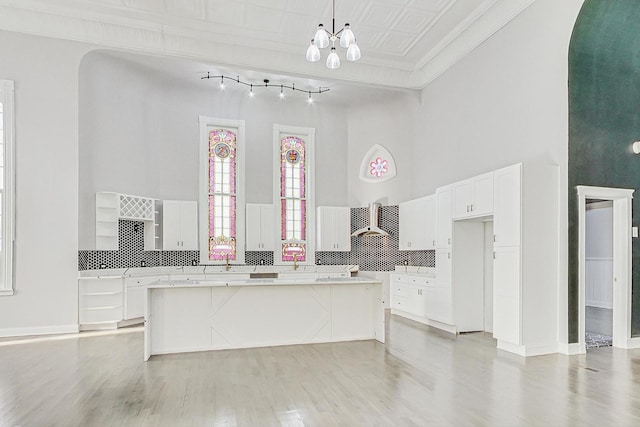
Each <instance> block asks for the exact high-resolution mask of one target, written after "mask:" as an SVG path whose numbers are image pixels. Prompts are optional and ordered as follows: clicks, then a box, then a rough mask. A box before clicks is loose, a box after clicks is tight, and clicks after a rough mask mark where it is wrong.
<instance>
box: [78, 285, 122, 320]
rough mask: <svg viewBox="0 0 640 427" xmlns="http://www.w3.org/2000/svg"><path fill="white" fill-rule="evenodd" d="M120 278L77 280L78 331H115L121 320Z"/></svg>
mask: <svg viewBox="0 0 640 427" xmlns="http://www.w3.org/2000/svg"><path fill="white" fill-rule="evenodd" d="M122 286H123V285H122V278H121V277H87V278H81V279H78V324H79V325H80V330H89V329H115V328H117V326H118V322H119V321H121V320H122V314H123V312H122V305H123V288H122Z"/></svg>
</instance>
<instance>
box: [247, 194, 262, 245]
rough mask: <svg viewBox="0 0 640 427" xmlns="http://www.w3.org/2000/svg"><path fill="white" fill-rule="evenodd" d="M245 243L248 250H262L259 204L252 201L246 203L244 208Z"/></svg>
mask: <svg viewBox="0 0 640 427" xmlns="http://www.w3.org/2000/svg"><path fill="white" fill-rule="evenodd" d="M245 230H246V237H245V244H246V250H248V251H261V250H262V247H261V245H262V236H261V234H262V218H261V206H260V205H256V204H253V203H250V204H247V205H246V210H245Z"/></svg>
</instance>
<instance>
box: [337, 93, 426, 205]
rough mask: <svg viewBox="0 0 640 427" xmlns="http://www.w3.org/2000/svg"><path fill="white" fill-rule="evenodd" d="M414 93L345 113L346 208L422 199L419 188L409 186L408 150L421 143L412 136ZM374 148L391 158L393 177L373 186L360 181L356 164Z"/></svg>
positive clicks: (415, 110) (416, 109)
mask: <svg viewBox="0 0 640 427" xmlns="http://www.w3.org/2000/svg"><path fill="white" fill-rule="evenodd" d="M419 95H420V94H419V93H418V92H416V93H411V92H407V93H404V92H400V93H398V94H395V95H394V94H390V95H389V96H388V97H387V98H386V99H385V100H382V101H377V102H371V103H368V104H363V105H358V106H357V107H356V108H351V109H350V110H349V116H348V117H349V120H348V132H349V163H348V176H349V194H348V198H349V205H350V206H367V204H368V203H370V202H375V201H379V202H381V203H382V204H385V205H393V204H398V203H399V202H402V201H405V200H408V199H410V198H411V195H412V194H416V195H426V194H429V193H424V192H421V190H422V187H421V186H413V185H410V179H411V168H412V167H413V163H414V162H413V161H412V159H411V156H412V155H413V154H412V153H411V152H410V151H409V147H410V146H411V145H412V144H414V143H420V142H425V143H426V140H425V141H423V140H422V139H420V140H419V141H417V140H416V138H418V137H419V136H418V135H416V133H415V128H416V125H417V123H416V122H417V120H418V119H417V114H418V112H419V107H420V96H419ZM375 144H380V145H382V146H383V147H385V148H386V149H387V150H388V151H389V152H390V153H391V155H392V156H393V159H394V161H395V163H396V168H397V174H396V176H395V177H394V178H392V179H390V180H388V181H385V182H377V183H368V182H363V181H360V179H359V178H358V175H359V172H360V163H361V162H362V159H363V158H364V156H365V154H366V153H367V151H369V149H371V147H372V146H373V145H375Z"/></svg>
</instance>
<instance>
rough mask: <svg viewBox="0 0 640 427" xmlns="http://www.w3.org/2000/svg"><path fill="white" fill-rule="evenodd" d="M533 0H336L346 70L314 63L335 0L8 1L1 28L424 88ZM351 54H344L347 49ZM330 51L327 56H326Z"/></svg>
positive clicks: (3, 0) (1, 4) (0, 11)
mask: <svg viewBox="0 0 640 427" xmlns="http://www.w3.org/2000/svg"><path fill="white" fill-rule="evenodd" d="M534 1H535V0H335V3H336V4H335V7H336V10H335V16H336V27H337V28H341V27H342V25H344V23H345V22H349V23H350V24H351V27H352V29H353V31H354V33H355V34H356V37H357V41H358V45H359V46H360V49H361V51H362V59H361V60H360V61H359V62H356V63H349V62H347V61H346V60H345V61H343V65H342V67H341V68H340V69H339V70H328V69H326V67H325V66H324V64H323V63H322V62H321V63H308V62H306V61H305V59H304V53H305V51H306V48H307V46H308V44H309V41H310V39H311V38H312V37H313V34H314V32H315V29H316V27H317V25H318V24H319V23H323V24H324V25H325V27H327V28H330V27H331V16H332V0H0V29H5V30H10V31H19V32H26V33H32V34H40V35H45V36H52V37H59V38H64V39H71V40H78V41H86V42H90V43H95V44H99V45H105V46H110V47H119V48H124V49H131V50H136V51H144V52H149V53H162V54H167V55H171V56H177V57H183V58H190V59H198V60H204V61H209V62H211V63H214V64H218V65H221V66H234V67H240V68H241V69H244V68H247V69H254V70H265V71H271V72H276V73H285V74H289V75H293V76H307V77H314V78H320V79H336V80H343V81H352V82H361V83H368V84H377V85H386V86H391V87H402V88H421V87H424V86H425V85H427V84H428V83H429V82H430V81H432V80H433V79H435V78H436V77H437V76H438V75H440V74H441V73H442V72H444V71H446V69H448V68H449V67H450V66H451V65H453V64H455V63H456V62H457V61H459V60H460V59H461V58H463V57H464V56H465V55H466V54H467V53H468V52H470V51H471V50H473V49H474V48H475V47H476V46H477V45H478V44H480V43H482V41H484V40H485V39H486V38H487V37H489V36H491V34H493V33H494V32H495V31H497V30H499V29H500V28H502V27H503V26H504V25H506V24H507V23H508V22H509V21H510V20H511V19H513V18H514V17H515V16H517V14H519V13H520V12H521V11H522V10H524V9H525V8H526V7H528V6H529V5H531V4H532V3H533V2H534ZM340 54H341V56H342V57H343V58H344V52H340ZM325 57H326V53H324V54H323V58H325Z"/></svg>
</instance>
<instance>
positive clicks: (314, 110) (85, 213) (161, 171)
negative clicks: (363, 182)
mask: <svg viewBox="0 0 640 427" xmlns="http://www.w3.org/2000/svg"><path fill="white" fill-rule="evenodd" d="M139 58H140V57H138V58H136V57H135V56H132V55H122V54H119V55H113V54H112V53H109V52H104V51H94V52H91V53H90V54H88V55H87V56H86V57H85V58H84V60H83V62H82V66H81V71H80V179H79V182H80V185H79V192H80V200H79V202H80V248H81V249H95V236H94V233H95V225H94V218H95V212H94V210H95V204H94V197H95V192H96V191H116V192H120V193H126V194H134V195H141V196H147V197H153V198H158V199H178V200H197V198H198V165H199V163H198V144H199V140H198V138H199V133H198V132H199V127H198V116H200V115H204V116H211V117H220V118H225V119H241V120H245V123H246V146H245V150H246V151H245V160H246V171H245V182H246V201H247V202H248V203H271V202H272V194H273V191H272V186H273V180H272V173H273V171H272V169H273V161H272V156H273V142H272V135H273V124H275V123H278V124H284V125H292V126H304V127H313V128H315V129H316V144H315V161H316V177H315V184H316V205H317V206H322V205H335V206H346V205H347V186H346V185H345V184H344V183H345V182H346V181H347V118H346V109H345V107H344V106H340V105H335V104H331V93H328V94H323V95H318V96H316V99H317V102H315V103H314V104H313V105H308V104H307V102H306V100H307V96H306V95H305V94H304V93H299V92H298V93H291V92H290V91H288V92H287V96H286V99H285V100H284V101H281V100H280V99H279V98H278V94H279V91H278V90H277V89H264V88H256V90H255V93H256V96H255V98H249V96H248V89H247V88H246V87H244V86H241V85H238V84H237V83H234V82H227V84H226V88H225V90H224V91H221V90H220V89H219V87H218V85H219V80H201V79H200V75H199V74H196V73H193V72H188V71H186V70H185V71H184V73H183V74H180V70H181V65H180V63H179V62H177V61H175V60H169V59H158V58H145V59H143V60H140V59H139ZM163 70H171V72H168V73H165V72H163Z"/></svg>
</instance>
